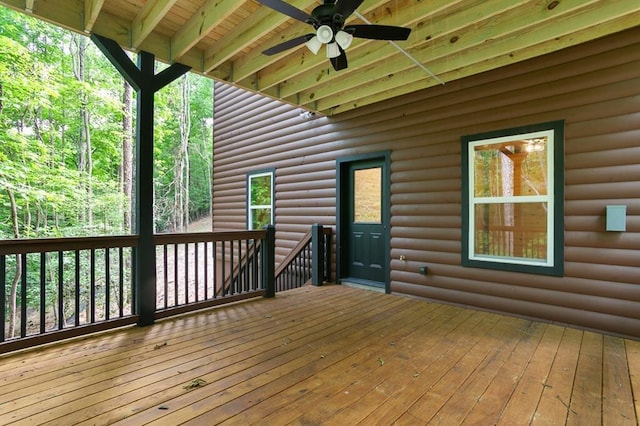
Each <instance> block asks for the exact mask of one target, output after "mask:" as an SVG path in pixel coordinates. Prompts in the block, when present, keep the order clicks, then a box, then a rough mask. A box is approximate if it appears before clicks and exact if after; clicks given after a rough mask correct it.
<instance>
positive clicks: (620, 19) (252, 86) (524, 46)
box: [0, 0, 640, 115]
mask: <svg viewBox="0 0 640 426" xmlns="http://www.w3.org/2000/svg"><path fill="white" fill-rule="evenodd" d="M338 1H340V0H338ZM288 3H289V4H291V5H293V6H295V7H297V8H299V9H302V10H304V11H305V12H307V13H311V11H312V10H313V9H314V8H315V7H316V6H318V5H319V4H320V3H321V0H288ZM0 5H5V6H8V7H10V8H12V9H16V10H19V11H22V12H25V13H30V14H32V15H33V16H35V17H38V18H40V19H43V20H46V21H49V22H52V23H54V24H57V25H60V26H63V27H66V28H68V29H71V30H74V31H78V32H82V33H87V34H88V33H91V32H95V33H96V34H99V35H102V36H105V37H109V38H111V39H114V40H115V41H117V42H118V43H119V44H120V45H121V46H123V47H124V48H126V49H128V50H131V51H139V50H145V51H148V52H151V53H153V54H155V55H156V57H157V58H158V59H159V60H162V61H165V62H169V63H173V62H181V63H183V64H186V65H188V66H190V67H192V69H193V70H194V71H195V72H198V73H201V74H204V75H207V76H210V77H212V78H214V79H217V80H221V81H226V82H228V83H232V84H234V85H237V86H241V87H244V88H246V89H249V90H252V91H258V92H261V93H263V94H265V95H267V96H271V97H274V98H279V99H282V100H283V101H285V102H288V103H291V104H294V105H299V106H301V107H303V108H306V109H309V110H312V111H316V112H320V113H322V114H327V115H333V114H337V113H340V112H344V111H348V110H351V109H354V108H357V107H360V106H363V105H367V104H370V103H373V102H378V101H382V100H385V99H389V98H392V97H395V96H398V95H402V94H406V93H409V92H413V91H417V90H420V89H423V88H427V87H431V86H435V85H439V84H443V83H444V84H446V83H448V82H451V81H454V80H457V79H460V78H462V77H466V76H469V75H472V74H477V73H481V72H483V71H487V70H491V69H494V68H498V67H501V66H504V65H507V64H510V63H514V62H518V61H522V60H525V59H528V58H532V57H535V56H539V55H543V54H545V53H549V52H552V51H555V50H558V49H562V48H565V47H568V46H572V45H576V44H579V43H583V42H586V41H589V40H592V39H595V38H599V37H602V36H605V35H607V34H610V33H614V32H618V31H621V30H624V29H627V28H631V27H634V26H638V25H640V1H638V0H615V1H612V0H595V1H594V0H422V1H421V0H412V1H409V0H391V1H381V0H364V1H363V2H362V4H361V5H360V7H359V8H358V9H357V13H354V14H352V15H351V16H350V17H349V19H348V21H347V24H365V23H368V22H370V23H373V24H381V25H394V26H406V27H410V28H411V29H412V32H411V35H410V36H409V39H408V40H406V41H399V42H397V46H399V47H401V48H402V49H403V50H404V51H405V52H407V53H408V54H409V55H410V57H409V56H407V55H405V53H403V52H401V51H400V50H399V49H398V48H397V47H396V46H393V45H392V44H391V43H389V42H386V41H378V40H366V39H359V38H356V39H355V40H354V42H353V44H352V45H351V46H350V47H349V48H348V49H347V56H348V61H349V66H348V68H347V69H344V70H342V71H337V72H336V71H334V69H333V68H332V66H331V64H330V62H329V60H328V59H327V58H326V56H325V55H324V53H323V52H322V51H321V52H320V53H319V54H318V55H317V56H314V55H313V54H312V53H311V52H310V51H309V50H308V49H307V48H306V47H305V46H304V45H301V46H298V47H296V48H292V49H290V50H287V51H285V52H283V53H280V54H277V55H273V56H266V55H264V54H262V51H263V50H265V49H267V48H269V47H272V46H274V45H276V44H278V43H281V42H283V41H285V40H288V39H291V38H294V37H297V36H301V35H304V34H309V33H313V32H314V30H313V28H312V27H311V26H310V25H308V24H305V23H303V22H300V21H297V20H294V19H291V18H289V17H287V16H285V15H283V14H280V13H278V12H275V11H273V10H272V9H269V8H267V7H265V6H262V5H260V4H259V3H258V2H256V1H254V0H247V1H242V0H0ZM428 71H429V72H431V73H433V74H434V75H435V76H436V77H433V76H432V75H430V74H429V72H428Z"/></svg>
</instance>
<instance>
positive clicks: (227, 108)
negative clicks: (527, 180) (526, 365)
mask: <svg viewBox="0 0 640 426" xmlns="http://www.w3.org/2000/svg"><path fill="white" fill-rule="evenodd" d="M300 113H301V110H299V109H296V108H292V107H289V106H286V105H283V104H281V103H279V102H276V101H273V100H270V99H266V98H262V97H260V96H258V95H255V94H251V93H247V92H244V91H242V90H239V89H237V88H233V87H231V86H227V85H224V84H216V87H215V128H214V139H215V141H214V226H215V229H216V230H239V229H246V224H245V176H246V173H247V172H250V171H252V170H259V169H264V168H267V167H274V168H275V170H276V180H275V182H276V211H275V217H276V229H277V240H278V243H277V244H278V248H277V252H276V255H277V258H276V259H277V261H281V260H282V259H283V258H284V256H286V254H287V253H288V250H290V248H291V247H293V246H294V245H295V244H296V242H297V240H298V239H299V238H301V237H302V235H303V234H304V233H305V232H306V231H308V229H309V227H310V226H311V224H313V223H321V224H325V225H331V226H335V224H336V220H335V215H336V200H335V195H336V181H335V177H336V170H335V167H336V164H335V160H336V159H337V158H340V157H343V156H348V155H355V154H362V153H368V152H377V151H383V150H390V151H391V226H392V227H391V259H392V260H391V290H392V291H393V292H399V293H406V294H410V295H415V296H420V297H425V298H429V299H434V300H439V301H444V302H448V303H455V304H463V305H470V306H475V307H478V308H481V309H490V310H496V311H501V312H507V313H511V314H515V315H522V316H526V317H533V318H540V319H544V320H548V321H558V322H562V323H570V324H575V325H578V326H581V327H586V328H592V329H598V330H603V331H606V332H610V333H615V334H622V335H627V336H635V337H640V27H638V28H635V29H633V30H630V31H626V32H623V33H620V34H615V35H613V36H609V37H607V38H605V39H601V40H596V41H595V42H591V43H588V44H584V45H581V46H578V47H575V48H570V49H566V50H563V51H561V52H558V53H554V54H550V55H547V56H545V57H541V58H537V59H532V60H528V61H525V62H521V63H517V64H514V65H511V66H509V67H505V68H502V69H499V70H496V71H490V72H487V73H484V74H481V75H477V76H474V77H470V78H466V79H463V80H459V81H454V82H451V83H448V84H446V85H445V86H441V87H435V88H431V89H428V90H425V91H422V92H418V93H413V94H410V95H406V96H403V97H399V98H395V99H392V100H390V101H387V102H384V103H379V104H374V105H370V106H367V107H363V108H360V109H356V110H353V111H351V112H349V113H346V114H341V115H338V116H336V117H314V118H313V119H307V118H304V117H301V116H300ZM561 119H564V120H565V122H566V128H565V252H564V255H565V273H564V276H563V277H549V276H541V275H532V274H524V273H514V272H504V271H493V270H485V269H476V268H464V267H462V266H460V258H461V256H460V250H461V238H462V237H463V235H462V231H461V219H460V214H461V202H460V200H461V194H460V191H461V181H460V179H461V164H460V137H461V136H463V135H467V134H475V133H481V132H487V131H492V130H499V129H504V128H510V127H516V126H521V125H527V124H533V123H539V122H546V121H552V120H561ZM607 204H624V205H627V215H628V216H627V231H626V232H623V233H617V232H605V217H604V212H605V206H606V205H607ZM401 255H403V256H405V257H406V259H407V260H406V261H401V260H399V259H400V256H401ZM423 265H424V266H428V267H429V274H428V275H427V276H423V275H420V274H419V273H418V268H419V267H420V266H423Z"/></svg>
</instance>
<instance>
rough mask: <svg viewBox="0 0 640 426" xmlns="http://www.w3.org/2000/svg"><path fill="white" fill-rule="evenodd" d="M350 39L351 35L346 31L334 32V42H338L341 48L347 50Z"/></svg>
mask: <svg viewBox="0 0 640 426" xmlns="http://www.w3.org/2000/svg"><path fill="white" fill-rule="evenodd" d="M352 41H353V36H352V35H351V34H349V33H348V32H346V31H342V30H340V31H338V33H337V34H336V43H338V44H339V45H340V47H342V49H343V50H347V49H348V48H349V46H351V42H352Z"/></svg>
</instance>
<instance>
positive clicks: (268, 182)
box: [247, 170, 274, 230]
mask: <svg viewBox="0 0 640 426" xmlns="http://www.w3.org/2000/svg"><path fill="white" fill-rule="evenodd" d="M273 177H274V171H273V170H269V171H261V172H254V173H249V174H248V175H247V227H248V228H249V230H254V229H263V228H264V227H265V225H270V224H273V198H274V192H273V188H274V184H273V180H274V179H273Z"/></svg>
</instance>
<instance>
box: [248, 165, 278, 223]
mask: <svg viewBox="0 0 640 426" xmlns="http://www.w3.org/2000/svg"><path fill="white" fill-rule="evenodd" d="M262 176H270V177H271V204H270V205H267V204H259V205H255V206H254V205H252V204H251V182H252V179H255V178H259V177H262ZM275 179H276V171H275V169H273V168H271V169H261V170H255V171H251V172H248V173H247V176H246V190H247V194H246V203H245V210H246V216H245V220H246V224H247V230H249V231H253V230H254V229H253V220H252V214H251V212H252V210H256V209H266V208H269V209H270V210H271V215H270V216H271V220H270V223H269V224H270V225H275V187H276V185H275Z"/></svg>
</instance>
